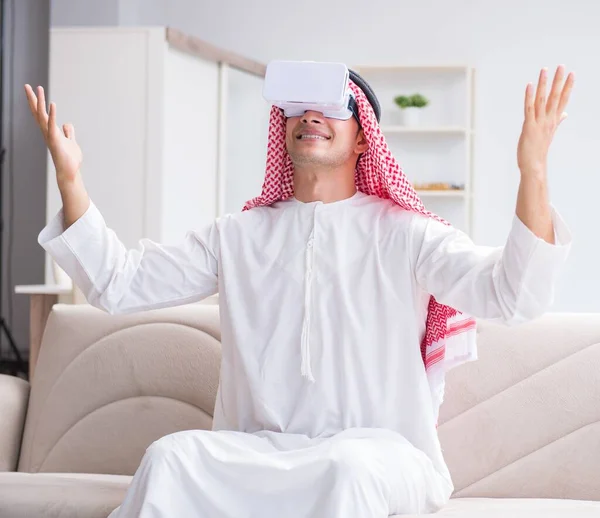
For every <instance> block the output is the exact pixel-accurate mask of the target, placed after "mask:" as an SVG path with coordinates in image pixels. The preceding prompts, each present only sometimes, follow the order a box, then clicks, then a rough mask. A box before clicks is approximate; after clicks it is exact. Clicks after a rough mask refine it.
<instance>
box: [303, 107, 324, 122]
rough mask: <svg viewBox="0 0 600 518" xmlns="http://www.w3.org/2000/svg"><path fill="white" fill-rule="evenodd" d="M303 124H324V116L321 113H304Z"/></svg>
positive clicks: (311, 111) (310, 111)
mask: <svg viewBox="0 0 600 518" xmlns="http://www.w3.org/2000/svg"><path fill="white" fill-rule="evenodd" d="M302 122H303V123H304V124H308V123H309V122H313V123H317V124H322V123H323V114H322V113H321V112H317V111H313V110H308V111H306V112H304V115H303V116H302Z"/></svg>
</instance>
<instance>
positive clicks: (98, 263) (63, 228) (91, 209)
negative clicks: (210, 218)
mask: <svg viewBox="0 0 600 518" xmlns="http://www.w3.org/2000/svg"><path fill="white" fill-rule="evenodd" d="M25 92H26V95H27V101H28V103H29V107H30V109H31V113H32V115H33V117H34V119H35V121H36V123H37V124H38V126H39V128H40V131H41V133H42V136H43V138H44V141H45V142H46V145H47V147H48V150H49V151H50V154H51V156H52V161H53V162H54V167H55V169H56V182H57V185H58V188H59V190H60V194H61V198H62V202H63V207H62V209H61V211H60V212H59V213H58V214H57V216H56V217H55V218H54V220H52V221H51V222H50V223H49V224H48V226H47V227H46V228H45V229H44V230H42V232H41V233H40V235H39V238H38V241H39V243H40V244H41V245H42V246H43V247H44V249H45V250H46V251H47V252H48V253H49V254H50V255H51V256H52V257H53V258H54V259H55V261H56V262H57V264H58V265H59V266H60V267H61V268H62V269H63V270H64V271H65V272H66V273H67V274H68V275H69V276H70V277H71V278H72V279H73V281H74V282H75V284H76V285H77V286H79V288H80V289H81V291H82V292H83V294H84V295H85V296H86V298H87V300H88V302H89V303H90V304H92V305H94V306H96V307H98V308H100V309H103V310H104V311H107V312H109V313H125V312H132V311H141V310H146V309H155V308H161V307H167V306H175V305H179V304H186V303H190V302H195V301H198V300H201V299H203V298H205V297H207V296H209V295H212V294H214V293H216V291H217V273H218V257H219V240H218V229H217V225H216V223H215V224H213V225H210V226H208V227H206V228H204V229H203V230H201V231H199V232H189V233H188V234H187V236H186V237H185V240H184V241H183V242H182V243H180V244H178V245H174V246H166V245H161V244H159V243H155V242H153V241H150V240H148V239H144V240H141V241H140V242H139V245H138V247H137V249H132V250H127V249H126V248H125V246H124V245H123V243H122V242H121V241H120V240H119V238H118V237H117V235H116V234H115V233H114V232H113V231H112V230H111V229H109V228H108V227H107V226H106V223H105V222H104V219H103V218H102V215H101V214H100V212H99V211H98V209H97V208H96V206H95V205H94V204H93V203H92V202H91V201H90V198H89V196H88V193H87V191H86V189H85V186H84V184H83V179H82V177H81V172H80V167H81V164H82V161H83V154H82V151H81V148H80V147H79V145H78V143H77V141H76V139H75V128H74V127H73V125H72V124H65V125H63V126H62V130H61V128H59V127H58V125H57V123H56V105H55V104H54V103H51V104H50V109H49V112H46V99H45V96H44V89H43V88H42V87H38V88H37V95H36V94H35V93H34V91H33V89H32V88H31V87H30V86H29V85H25Z"/></svg>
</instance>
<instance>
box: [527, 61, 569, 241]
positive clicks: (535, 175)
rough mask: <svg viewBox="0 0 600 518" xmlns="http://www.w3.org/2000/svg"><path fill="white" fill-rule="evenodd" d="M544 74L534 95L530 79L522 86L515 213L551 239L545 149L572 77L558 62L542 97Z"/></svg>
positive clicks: (559, 118) (561, 115) (561, 114)
mask: <svg viewBox="0 0 600 518" xmlns="http://www.w3.org/2000/svg"><path fill="white" fill-rule="evenodd" d="M547 75H548V72H547V70H546V69H543V70H542V71H541V72H540V77H539V81H538V87H537V90H536V92H535V95H534V93H533V85H532V84H531V83H530V84H528V85H527V88H526V90H525V110H524V111H525V121H524V123H523V129H522V132H521V137H520V138H519V145H518V148H517V163H518V165H519V170H520V171H521V183H520V185H519V194H518V197H517V210H516V213H517V217H518V218H519V219H520V220H521V221H522V222H523V223H524V224H525V226H527V228H529V229H530V230H531V231H532V232H533V233H534V234H535V235H536V236H537V237H539V238H540V239H543V240H545V241H546V242H548V243H554V230H553V225H552V217H551V209H550V202H549V196H548V175H547V170H548V167H547V163H548V150H549V148H550V144H551V143H552V139H553V137H554V134H555V132H556V129H557V128H558V126H559V125H560V123H561V122H562V121H563V120H565V119H566V117H567V115H566V113H565V112H564V110H565V108H566V106H567V103H568V101H569V96H570V95H571V90H572V89H573V84H574V81H575V77H574V75H573V73H570V74H569V75H568V77H567V80H566V81H565V80H564V76H565V69H564V67H563V66H562V65H561V66H559V67H558V69H557V70H556V74H555V75H554V80H553V82H552V88H551V90H550V95H549V97H548V99H546V82H547ZM563 82H564V85H563Z"/></svg>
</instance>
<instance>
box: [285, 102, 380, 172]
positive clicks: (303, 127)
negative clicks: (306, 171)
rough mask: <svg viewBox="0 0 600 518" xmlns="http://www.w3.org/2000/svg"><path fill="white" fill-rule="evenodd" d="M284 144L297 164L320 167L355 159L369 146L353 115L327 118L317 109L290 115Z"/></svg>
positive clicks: (342, 163)
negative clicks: (342, 117)
mask: <svg viewBox="0 0 600 518" xmlns="http://www.w3.org/2000/svg"><path fill="white" fill-rule="evenodd" d="M285 144H286V147H287V151H288V153H289V154H290V157H291V159H292V162H293V163H294V165H295V166H311V165H314V166H321V167H322V166H325V167H339V166H341V165H344V164H346V163H347V162H348V161H353V162H354V163H355V162H356V160H357V158H358V155H360V153H364V152H365V151H366V150H367V147H368V145H367V143H366V141H365V137H364V134H363V131H362V130H359V125H358V122H357V121H356V119H355V118H354V117H351V118H350V119H348V120H339V119H328V118H326V117H325V116H324V115H323V114H322V113H320V112H316V111H307V112H306V113H305V114H304V115H301V116H299V117H290V118H288V119H287V122H286V137H285Z"/></svg>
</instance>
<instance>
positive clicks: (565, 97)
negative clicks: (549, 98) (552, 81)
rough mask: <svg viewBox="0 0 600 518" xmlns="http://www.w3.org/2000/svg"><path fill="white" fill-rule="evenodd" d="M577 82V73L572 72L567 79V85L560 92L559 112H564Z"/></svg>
mask: <svg viewBox="0 0 600 518" xmlns="http://www.w3.org/2000/svg"><path fill="white" fill-rule="evenodd" d="M574 84H575V74H574V73H573V72H571V73H570V74H569V75H568V76H567V80H566V81H565V86H564V87H563V89H562V93H561V94H560V101H559V103H558V109H557V112H558V113H560V114H562V113H563V112H564V111H565V108H566V107H567V103H568V102H569V97H571V91H572V90H573V85H574Z"/></svg>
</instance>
